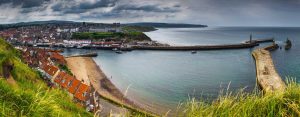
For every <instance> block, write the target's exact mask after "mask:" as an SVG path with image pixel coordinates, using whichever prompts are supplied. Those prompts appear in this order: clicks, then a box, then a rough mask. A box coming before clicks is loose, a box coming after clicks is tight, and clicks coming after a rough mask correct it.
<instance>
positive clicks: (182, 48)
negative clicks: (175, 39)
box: [131, 38, 274, 51]
mask: <svg viewBox="0 0 300 117" xmlns="http://www.w3.org/2000/svg"><path fill="white" fill-rule="evenodd" d="M265 42H274V39H273V38H270V39H258V40H250V41H245V42H244V43H239V44H220V45H195V46H132V47H131V48H132V49H133V50H170V51H172V50H175V51H185V50H224V49H244V48H253V47H255V46H259V43H265Z"/></svg>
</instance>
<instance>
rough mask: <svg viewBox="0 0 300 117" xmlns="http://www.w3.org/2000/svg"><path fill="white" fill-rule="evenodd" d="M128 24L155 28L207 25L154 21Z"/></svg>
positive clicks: (201, 26) (202, 26)
mask: <svg viewBox="0 0 300 117" xmlns="http://www.w3.org/2000/svg"><path fill="white" fill-rule="evenodd" d="M127 25H129V26H147V27H155V28H204V27H207V25H201V24H181V23H155V22H141V23H130V24H127Z"/></svg>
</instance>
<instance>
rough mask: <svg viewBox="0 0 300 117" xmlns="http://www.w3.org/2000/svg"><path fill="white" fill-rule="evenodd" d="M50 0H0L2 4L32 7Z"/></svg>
mask: <svg viewBox="0 0 300 117" xmlns="http://www.w3.org/2000/svg"><path fill="white" fill-rule="evenodd" d="M47 2H49V0H0V5H3V4H11V6H12V7H17V6H21V7H22V8H32V7H38V6H41V5H42V4H44V3H47Z"/></svg>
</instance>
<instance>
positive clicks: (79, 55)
mask: <svg viewBox="0 0 300 117" xmlns="http://www.w3.org/2000/svg"><path fill="white" fill-rule="evenodd" d="M97 56H98V54H97V53H87V54H78V55H71V56H67V57H66V58H70V57H97Z"/></svg>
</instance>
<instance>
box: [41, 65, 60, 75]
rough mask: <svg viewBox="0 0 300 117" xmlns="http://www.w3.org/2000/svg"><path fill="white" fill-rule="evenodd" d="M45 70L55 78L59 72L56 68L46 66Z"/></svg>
mask: <svg viewBox="0 0 300 117" xmlns="http://www.w3.org/2000/svg"><path fill="white" fill-rule="evenodd" d="M43 70H44V71H45V72H46V73H48V74H49V75H51V76H54V75H55V73H56V72H57V71H58V70H59V69H58V68H57V67H56V66H49V65H45V67H44V68H43Z"/></svg>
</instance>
